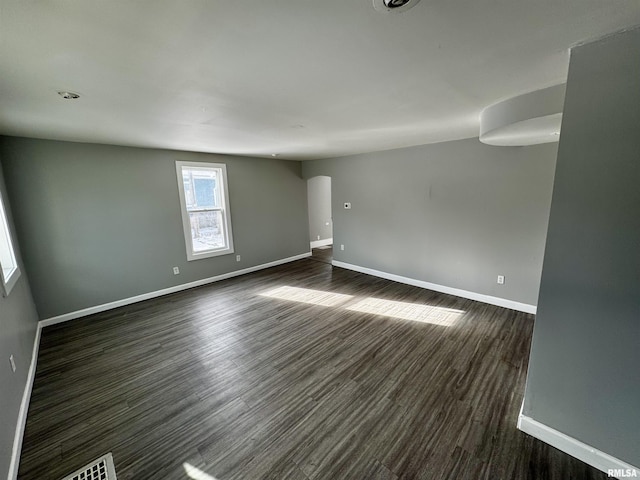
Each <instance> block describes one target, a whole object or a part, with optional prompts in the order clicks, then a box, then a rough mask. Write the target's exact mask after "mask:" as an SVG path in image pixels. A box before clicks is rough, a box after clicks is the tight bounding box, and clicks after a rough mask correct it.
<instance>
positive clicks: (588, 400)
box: [524, 30, 640, 466]
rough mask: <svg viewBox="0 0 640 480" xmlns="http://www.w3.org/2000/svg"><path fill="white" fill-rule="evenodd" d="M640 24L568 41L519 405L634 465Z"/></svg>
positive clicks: (639, 337)
mask: <svg viewBox="0 0 640 480" xmlns="http://www.w3.org/2000/svg"><path fill="white" fill-rule="evenodd" d="M639 132H640V30H633V31H631V32H628V33H624V34H621V35H617V36H614V37H610V38H607V39H604V40H601V41H598V42H595V43H592V44H588V45H584V46H581V47H578V48H575V49H574V50H573V51H572V53H571V62H570V66H569V78H568V83H567V96H566V100H565V108H564V117H563V122H562V137H561V140H560V147H559V151H558V162H557V170H556V178H555V186H554V190H553V202H552V205H551V216H550V220H549V234H548V238H547V246H546V252H545V258H544V267H543V272H542V283H541V287H540V302H539V304H538V316H537V318H536V323H535V329H534V337H533V343H532V348H531V359H530V366H529V375H528V379H527V389H526V394H525V405H524V414H525V415H527V416H529V417H531V418H533V419H535V420H537V421H539V422H542V423H544V424H546V425H548V426H550V427H552V428H554V429H556V430H559V431H561V432H563V433H565V434H567V435H569V436H571V437H574V438H576V439H578V440H580V441H582V442H584V443H586V444H588V445H591V446H593V447H595V448H597V449H599V450H602V451H604V452H606V453H608V454H610V455H613V456H614V457H617V458H619V459H621V460H624V461H626V462H628V463H631V464H632V465H636V466H640V250H639V248H640V133H639Z"/></svg>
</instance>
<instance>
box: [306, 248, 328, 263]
mask: <svg viewBox="0 0 640 480" xmlns="http://www.w3.org/2000/svg"><path fill="white" fill-rule="evenodd" d="M312 253H313V254H312V255H311V259H312V260H316V261H318V262H324V263H331V261H332V260H333V246H332V245H327V246H326V247H320V248H314V249H313V250H312Z"/></svg>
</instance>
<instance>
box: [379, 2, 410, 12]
mask: <svg viewBox="0 0 640 480" xmlns="http://www.w3.org/2000/svg"><path fill="white" fill-rule="evenodd" d="M419 2H420V0H373V8H375V9H376V10H377V11H379V12H386V13H391V12H393V13H400V12H404V11H405V10H409V9H410V8H412V7H414V6H416V5H417V4H418V3H419Z"/></svg>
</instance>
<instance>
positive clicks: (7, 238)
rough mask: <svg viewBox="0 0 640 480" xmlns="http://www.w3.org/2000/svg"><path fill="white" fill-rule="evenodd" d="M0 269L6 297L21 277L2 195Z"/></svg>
mask: <svg viewBox="0 0 640 480" xmlns="http://www.w3.org/2000/svg"><path fill="white" fill-rule="evenodd" d="M0 267H1V268H2V277H1V280H2V282H1V283H2V291H3V294H4V296H5V297H6V296H7V295H9V293H10V292H11V289H12V288H13V286H14V285H15V284H16V282H17V281H18V278H19V277H20V269H19V268H18V262H16V254H15V251H14V250H13V244H12V243H11V235H10V233H9V222H8V221H7V214H6V211H5V209H4V204H3V202H2V196H1V195H0Z"/></svg>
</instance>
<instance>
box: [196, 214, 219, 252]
mask: <svg viewBox="0 0 640 480" xmlns="http://www.w3.org/2000/svg"><path fill="white" fill-rule="evenodd" d="M189 220H190V222H191V239H192V244H193V251H194V253H198V252H203V251H206V250H211V249H214V248H225V247H226V246H227V242H226V235H225V232H224V221H223V218H222V212H221V211H220V210H216V211H208V212H189Z"/></svg>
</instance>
